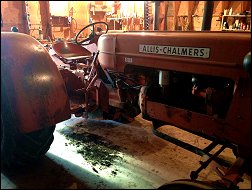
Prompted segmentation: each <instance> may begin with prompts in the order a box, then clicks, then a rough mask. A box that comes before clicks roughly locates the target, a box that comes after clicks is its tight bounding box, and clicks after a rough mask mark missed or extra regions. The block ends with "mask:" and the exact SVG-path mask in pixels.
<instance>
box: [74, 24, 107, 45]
mask: <svg viewBox="0 0 252 190" xmlns="http://www.w3.org/2000/svg"><path fill="white" fill-rule="evenodd" d="M98 24H103V25H105V26H106V31H105V33H104V34H106V33H107V32H108V24H107V23H106V22H94V23H91V24H89V25H87V26H85V27H84V28H82V29H81V30H80V31H79V33H78V34H77V35H76V36H75V42H76V43H77V44H79V45H80V44H82V43H83V42H86V41H89V40H93V39H94V38H95V35H96V34H95V27H94V26H95V25H98ZM89 27H92V33H91V34H90V35H89V37H87V38H85V39H84V40H82V41H80V42H78V37H79V35H80V34H81V33H82V32H83V31H84V30H86V29H87V28H89Z"/></svg>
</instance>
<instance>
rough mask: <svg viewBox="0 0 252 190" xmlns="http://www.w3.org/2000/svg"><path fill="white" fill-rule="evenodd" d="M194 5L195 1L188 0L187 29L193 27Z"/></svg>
mask: <svg viewBox="0 0 252 190" xmlns="http://www.w3.org/2000/svg"><path fill="white" fill-rule="evenodd" d="M195 5H196V2H195V1H188V30H192V29H193V23H192V20H193V19H192V15H193V13H194V10H195Z"/></svg>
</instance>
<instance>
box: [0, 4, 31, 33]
mask: <svg viewBox="0 0 252 190" xmlns="http://www.w3.org/2000/svg"><path fill="white" fill-rule="evenodd" d="M24 7H25V2H24V1H1V17H2V21H3V22H2V27H1V31H11V27H12V26H17V27H18V29H19V31H20V32H22V33H27V32H28V31H27V23H26V15H25V14H24Z"/></svg>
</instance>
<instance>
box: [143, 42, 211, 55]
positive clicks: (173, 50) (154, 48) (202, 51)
mask: <svg viewBox="0 0 252 190" xmlns="http://www.w3.org/2000/svg"><path fill="white" fill-rule="evenodd" d="M139 52H140V53H148V54H160V55H175V56H186V57H198V58H209V56H210V48H198V47H179V46H159V45H143V44H140V45H139Z"/></svg>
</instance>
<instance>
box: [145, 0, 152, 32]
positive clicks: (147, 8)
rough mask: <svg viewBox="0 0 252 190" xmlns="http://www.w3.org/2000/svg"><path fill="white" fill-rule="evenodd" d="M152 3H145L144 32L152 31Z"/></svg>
mask: <svg viewBox="0 0 252 190" xmlns="http://www.w3.org/2000/svg"><path fill="white" fill-rule="evenodd" d="M150 14H151V1H144V30H150Z"/></svg>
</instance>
